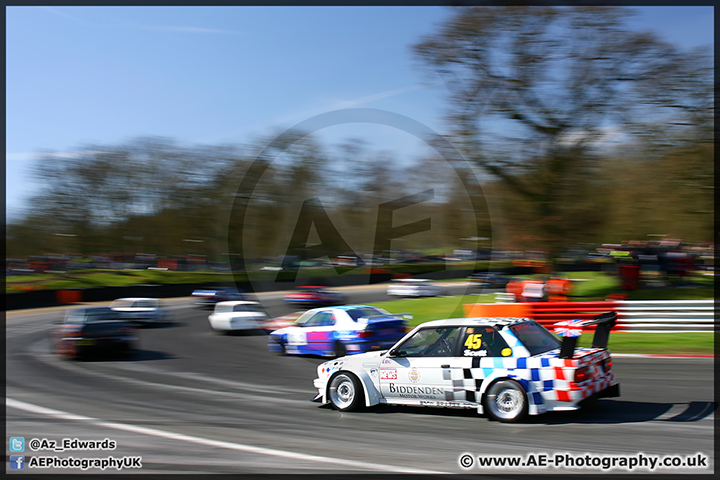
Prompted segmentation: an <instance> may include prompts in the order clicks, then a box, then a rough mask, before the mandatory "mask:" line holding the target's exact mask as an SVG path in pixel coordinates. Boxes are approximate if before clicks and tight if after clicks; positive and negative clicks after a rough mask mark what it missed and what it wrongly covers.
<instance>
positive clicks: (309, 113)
mask: <svg viewBox="0 0 720 480" xmlns="http://www.w3.org/2000/svg"><path fill="white" fill-rule="evenodd" d="M435 84H436V83H431V84H427V83H416V84H413V85H408V86H405V87H400V88H395V89H393V90H386V91H384V92H378V93H373V94H370V95H365V96H364V97H359V98H356V99H353V100H340V101H336V102H334V103H331V104H330V105H327V106H325V107H318V108H313V109H311V110H305V111H302V112H295V113H289V114H287V115H283V116H281V117H275V118H272V119H270V120H267V121H265V122H261V123H256V124H254V125H251V126H249V127H247V128H245V129H244V130H245V131H246V132H247V131H251V130H255V129H263V128H268V127H275V126H278V125H283V124H286V123H289V122H293V123H298V122H300V121H303V120H306V119H308V118H311V117H314V116H316V115H320V114H321V113H326V112H332V111H333V110H339V109H342V108H352V107H357V106H360V105H365V104H367V103H372V102H376V101H378V100H384V99H386V98H391V97H396V96H398V95H403V94H405V93H409V92H413V91H415V90H421V89H423V88H427V87H429V86H433V85H435ZM236 133H237V131H233V132H229V133H228V134H218V135H214V136H213V138H226V137H227V136H229V135H235V134H236ZM202 141H204V142H210V141H212V139H209V138H206V139H204V140H202Z"/></svg>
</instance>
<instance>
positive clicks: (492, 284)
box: [467, 272, 510, 288]
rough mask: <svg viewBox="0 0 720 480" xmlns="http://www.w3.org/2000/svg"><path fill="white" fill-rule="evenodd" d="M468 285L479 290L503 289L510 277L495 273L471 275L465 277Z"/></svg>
mask: <svg viewBox="0 0 720 480" xmlns="http://www.w3.org/2000/svg"><path fill="white" fill-rule="evenodd" d="M467 278H468V280H469V281H470V285H471V286H473V287H479V288H505V285H507V284H508V282H509V281H510V277H508V276H506V275H502V274H499V273H495V272H482V273H473V274H472V275H470V276H469V277H467Z"/></svg>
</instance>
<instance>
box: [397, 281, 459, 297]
mask: <svg viewBox="0 0 720 480" xmlns="http://www.w3.org/2000/svg"><path fill="white" fill-rule="evenodd" d="M387 294H388V295H390V296H395V297H441V296H447V295H449V292H448V290H447V289H446V288H443V287H440V286H438V285H435V284H434V283H432V280H430V279H427V278H401V279H397V280H393V283H391V284H390V285H388V289H387Z"/></svg>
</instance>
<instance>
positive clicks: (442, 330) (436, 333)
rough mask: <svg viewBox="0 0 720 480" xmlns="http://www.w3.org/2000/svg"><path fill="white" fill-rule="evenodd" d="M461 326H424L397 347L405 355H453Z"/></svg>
mask: <svg viewBox="0 0 720 480" xmlns="http://www.w3.org/2000/svg"><path fill="white" fill-rule="evenodd" d="M461 330H462V328H461V327H439V328H424V329H422V330H418V331H417V332H416V333H415V335H413V336H412V337H410V338H408V339H407V340H406V341H405V342H403V344H402V345H400V346H399V347H398V348H397V351H398V352H401V353H400V355H401V356H405V357H451V356H453V352H454V350H455V344H456V342H457V339H458V337H459V334H460V331H461Z"/></svg>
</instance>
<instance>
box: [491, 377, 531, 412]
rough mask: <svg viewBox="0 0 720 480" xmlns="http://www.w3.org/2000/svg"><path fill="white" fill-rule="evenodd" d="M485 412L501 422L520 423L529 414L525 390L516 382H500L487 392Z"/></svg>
mask: <svg viewBox="0 0 720 480" xmlns="http://www.w3.org/2000/svg"><path fill="white" fill-rule="evenodd" d="M485 410H486V411H487V413H488V415H489V416H490V417H491V418H493V419H495V420H497V421H499V422H507V423H511V422H519V421H521V420H522V419H524V418H525V417H526V416H527V413H528V399H527V395H526V394H525V390H524V389H523V387H522V386H521V385H520V384H519V383H518V382H516V381H515V380H510V379H505V380H498V381H496V382H495V383H493V384H492V385H490V387H488V389H487V391H486V392H485Z"/></svg>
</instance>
